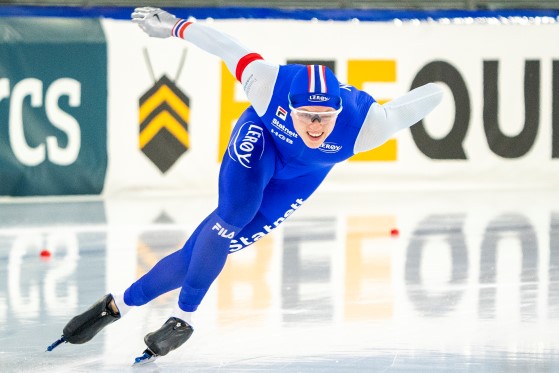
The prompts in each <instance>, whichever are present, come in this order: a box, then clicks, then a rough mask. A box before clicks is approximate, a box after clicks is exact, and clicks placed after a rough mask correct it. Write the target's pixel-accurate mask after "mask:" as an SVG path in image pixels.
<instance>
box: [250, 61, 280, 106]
mask: <svg viewBox="0 0 559 373" xmlns="http://www.w3.org/2000/svg"><path fill="white" fill-rule="evenodd" d="M278 73H279V65H277V64H272V63H269V62H266V61H264V60H258V61H254V62H252V63H251V64H249V65H248V66H247V67H246V68H245V70H244V72H243V76H242V79H241V83H242V85H243V89H244V91H245V93H246V95H247V97H248V100H249V101H250V103H251V105H252V107H253V108H254V110H256V114H258V115H259V116H262V115H264V114H265V113H266V111H267V110H268V106H269V105H270V101H271V100H272V95H273V94H274V86H275V85H276V80H277V78H278Z"/></svg>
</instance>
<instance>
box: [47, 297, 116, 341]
mask: <svg viewBox="0 0 559 373" xmlns="http://www.w3.org/2000/svg"><path fill="white" fill-rule="evenodd" d="M111 303H112V304H111ZM118 319H120V313H119V312H118V309H117V308H116V305H115V304H114V302H113V296H112V295H111V294H107V295H105V296H104V297H102V298H101V299H99V300H98V301H97V302H96V303H95V304H93V305H92V306H91V307H89V309H87V310H86V311H85V312H84V313H82V314H80V315H78V316H75V317H74V318H73V319H72V320H70V321H69V322H68V324H66V326H65V327H64V329H63V330H62V337H61V338H60V339H59V340H57V341H55V342H54V343H53V344H52V345H50V346H49V347H47V351H52V350H53V349H54V348H55V347H57V346H58V345H60V344H62V343H72V344H82V343H85V342H88V341H89V340H91V339H92V338H93V337H95V335H96V334H97V333H99V332H100V331H101V329H103V328H104V327H105V326H107V325H109V324H112V323H113V322H115V321H116V320H118Z"/></svg>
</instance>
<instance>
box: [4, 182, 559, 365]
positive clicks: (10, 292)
mask: <svg viewBox="0 0 559 373" xmlns="http://www.w3.org/2000/svg"><path fill="white" fill-rule="evenodd" d="M213 203H214V202H213V198H211V197H202V198H193V197H174V198H172V197H168V198H159V199H157V198H147V199H146V198H142V199H130V200H128V201H127V200H122V199H119V200H106V201H103V200H87V201H69V200H62V201H50V200H49V201H39V200H36V201H33V200H29V201H26V202H19V201H18V202H10V201H8V202H4V203H2V204H0V346H2V347H0V370H1V371H20V370H22V369H23V370H39V371H40V370H45V371H47V370H53V369H56V370H58V371H73V370H85V371H89V370H103V371H112V370H114V371H122V370H123V369H127V368H128V365H129V364H130V363H131V361H132V360H133V357H134V356H135V355H137V354H138V353H139V352H141V351H142V350H143V342H142V341H143V336H144V335H145V333H146V332H148V331H150V330H151V329H154V328H157V327H159V325H160V324H161V323H162V322H163V321H165V320H166V318H167V316H168V313H169V311H170V309H171V308H172V307H173V306H174V302H175V299H176V296H177V292H176V291H175V292H172V293H169V294H166V295H164V296H162V297H160V298H159V299H156V300H155V301H153V302H152V303H150V304H149V305H147V306H145V307H142V308H140V309H137V310H134V311H132V312H131V313H130V314H129V315H127V317H126V318H125V319H123V320H122V321H119V322H118V323H115V324H114V325H112V326H110V327H109V328H107V330H106V331H105V332H103V333H102V334H101V335H100V336H98V337H97V338H95V339H94V340H93V341H92V342H90V343H89V344H87V345H84V346H72V345H64V346H61V347H59V349H57V350H56V351H55V352H53V353H50V354H48V355H45V354H44V353H43V351H44V349H45V347H46V346H47V345H48V344H49V343H51V342H52V340H54V339H56V338H57V337H58V336H59V335H60V333H61V330H62V327H63V326H64V324H65V323H66V322H67V321H68V320H69V318H71V317H72V316H73V315H74V314H76V313H77V312H78V311H80V310H83V309H84V308H86V307H88V306H89V305H90V304H91V303H92V302H93V301H95V300H96V299H97V298H98V297H100V296H101V295H102V294H104V293H105V292H107V291H109V290H114V289H120V288H124V287H126V286H128V285H129V284H130V283H131V282H132V281H133V280H135V279H136V278H138V277H139V276H141V275H142V274H143V273H145V272H146V271H147V270H148V269H149V268H151V266H153V264H154V263H155V262H156V261H157V260H159V259H160V258H161V257H163V256H165V255H167V254H168V253H170V252H172V251H174V250H176V249H178V248H179V247H181V246H182V244H183V242H184V241H185V239H186V238H187V237H188V235H189V233H190V232H192V231H193V229H194V228H195V227H196V224H197V223H198V221H200V220H201V219H202V218H203V217H204V215H205V214H206V213H208V212H209V211H211V210H212V207H213ZM393 228H398V229H399V231H400V235H399V237H392V236H391V234H390V231H391V229H393ZM45 249H47V250H49V251H50V252H51V253H52V256H51V257H50V258H48V259H45V258H41V257H40V256H39V253H40V251H41V250H45ZM558 310H559V198H557V195H556V193H553V192H546V193H542V192H538V193H533V192H528V191H527V192H517V193H512V192H511V193H510V194H507V193H503V192H500V193H498V194H497V193H491V192H485V193H479V192H478V193H464V192H453V193H447V194H442V193H436V194H435V193H433V194H430V193H414V194H413V195H410V194H406V195H403V193H402V194H399V193H393V194H383V195H382V196H381V195H375V194H373V193H371V194H368V195H361V194H357V195H355V194H352V195H331V194H327V193H324V194H318V195H317V196H316V198H314V199H311V200H310V201H309V202H308V203H307V204H306V205H304V206H303V207H301V208H300V209H299V210H298V212H297V214H295V215H294V216H293V217H292V218H291V219H289V220H288V221H287V222H286V223H284V225H283V226H281V227H280V228H279V229H277V230H276V231H274V233H273V234H271V235H269V236H267V237H265V238H264V239H262V240H259V241H257V242H256V243H255V244H254V245H253V246H252V247H249V248H248V249H245V250H243V251H240V252H238V253H235V254H233V255H231V256H230V258H229V260H228V263H227V265H226V268H225V270H224V272H223V273H222V274H221V275H220V277H219V278H218V280H217V281H216V283H215V284H214V285H213V286H212V289H211V290H210V293H208V296H207V298H206V299H205V300H204V302H203V304H202V306H201V307H200V309H199V312H197V317H196V318H195V320H194V325H195V330H196V332H195V333H194V335H193V337H192V339H191V340H190V341H189V342H188V343H187V346H185V347H183V348H181V349H180V350H178V351H175V352H174V353H172V355H169V356H168V357H165V358H161V359H160V360H158V362H157V366H159V367H160V368H161V369H164V368H165V369H167V368H168V369H171V370H173V369H175V370H176V369H180V368H183V367H185V366H188V367H190V368H192V369H195V370H196V371H208V372H211V371H215V370H216V369H218V368H222V369H226V370H228V371H229V370H231V371H245V370H255V369H257V370H258V369H261V370H272V371H282V372H285V371H287V372H289V371H294V372H295V371H308V370H316V371H321V372H322V371H332V372H335V371H340V370H343V369H345V370H348V371H383V370H385V371H410V372H417V371H421V370H429V371H441V372H442V371H448V370H451V369H457V370H460V371H476V372H478V371H507V372H512V371H518V372H524V371H553V370H555V369H557V367H556V366H555V365H556V364H555V363H554V361H556V360H557V357H558V353H557V351H558V350H557V348H558V342H557V331H558V330H559V327H558V318H559V316H558V315H559V312H557V311H558Z"/></svg>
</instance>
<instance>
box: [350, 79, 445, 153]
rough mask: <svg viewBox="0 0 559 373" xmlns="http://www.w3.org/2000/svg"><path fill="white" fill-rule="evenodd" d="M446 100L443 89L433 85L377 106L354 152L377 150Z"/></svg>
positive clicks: (370, 115)
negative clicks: (443, 98)
mask: <svg viewBox="0 0 559 373" xmlns="http://www.w3.org/2000/svg"><path fill="white" fill-rule="evenodd" d="M442 97H443V91H442V89H441V87H439V86H438V85H437V84H435V83H429V84H426V85H424V86H421V87H418V88H416V89H414V90H412V91H410V92H408V93H406V94H405V95H403V96H400V97H398V98H396V99H394V100H392V101H390V102H388V103H386V104H384V105H380V104H378V103H377V102H375V103H373V104H372V105H371V107H370V108H369V112H368V113H367V117H366V118H365V121H364V123H363V127H361V131H359V135H358V136H357V140H356V141H355V146H354V148H353V150H354V153H359V152H364V151H367V150H371V149H374V148H376V147H378V146H380V145H382V144H384V143H385V142H386V140H388V139H390V138H391V137H392V136H393V135H394V134H395V133H396V132H398V131H400V130H402V129H404V128H408V127H411V126H412V125H414V124H415V123H417V122H419V121H420V120H421V119H423V118H424V117H425V116H426V115H427V114H429V113H430V112H431V111H432V110H433V109H434V108H435V107H436V106H437V105H438V104H439V103H440V102H441V100H442Z"/></svg>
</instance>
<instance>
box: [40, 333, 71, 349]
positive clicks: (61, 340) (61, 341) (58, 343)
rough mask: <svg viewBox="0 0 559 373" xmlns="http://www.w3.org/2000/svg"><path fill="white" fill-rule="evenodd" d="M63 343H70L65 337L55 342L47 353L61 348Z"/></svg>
mask: <svg viewBox="0 0 559 373" xmlns="http://www.w3.org/2000/svg"><path fill="white" fill-rule="evenodd" d="M62 343H68V341H67V340H66V339H65V338H64V336H61V337H60V339H57V340H56V341H54V343H53V344H51V345H50V346H48V347H47V350H46V351H45V352H49V351H52V350H54V349H55V348H56V347H58V346H60V345H61V344H62Z"/></svg>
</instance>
